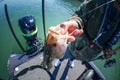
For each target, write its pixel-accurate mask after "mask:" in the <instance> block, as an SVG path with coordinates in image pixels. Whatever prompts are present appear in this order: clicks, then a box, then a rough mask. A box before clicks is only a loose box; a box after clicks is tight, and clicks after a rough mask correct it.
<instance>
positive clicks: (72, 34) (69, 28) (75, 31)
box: [57, 21, 83, 42]
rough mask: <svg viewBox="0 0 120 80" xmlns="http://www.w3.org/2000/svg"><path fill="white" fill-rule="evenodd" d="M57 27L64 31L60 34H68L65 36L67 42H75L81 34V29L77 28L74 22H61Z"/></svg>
mask: <svg viewBox="0 0 120 80" xmlns="http://www.w3.org/2000/svg"><path fill="white" fill-rule="evenodd" d="M57 26H60V27H61V28H63V29H64V31H63V32H62V34H65V33H66V32H68V36H67V41H68V42H72V41H75V39H76V38H77V37H79V36H80V35H81V34H82V33H83V29H79V28H78V23H77V22H76V21H67V22H63V23H62V24H59V25H57Z"/></svg>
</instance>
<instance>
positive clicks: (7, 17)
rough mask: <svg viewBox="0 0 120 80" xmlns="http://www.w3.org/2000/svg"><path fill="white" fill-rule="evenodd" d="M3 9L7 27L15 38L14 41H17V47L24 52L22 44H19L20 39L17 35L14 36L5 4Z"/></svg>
mask: <svg viewBox="0 0 120 80" xmlns="http://www.w3.org/2000/svg"><path fill="white" fill-rule="evenodd" d="M4 10H5V15H6V19H7V22H8V25H9V28H10V30H11V32H12V35H13V36H14V38H15V40H16V42H17V43H18V45H19V47H20V48H21V50H22V51H23V52H25V49H24V48H23V47H22V45H21V43H20V41H19V40H18V38H17V36H16V34H15V32H14V30H13V27H12V25H11V22H10V18H9V15H8V9H7V4H5V5H4Z"/></svg>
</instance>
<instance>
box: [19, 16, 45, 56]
mask: <svg viewBox="0 0 120 80" xmlns="http://www.w3.org/2000/svg"><path fill="white" fill-rule="evenodd" d="M18 23H19V26H20V29H21V31H22V33H23V37H24V38H25V40H26V43H27V44H28V47H29V48H28V50H27V51H26V52H27V53H26V54H27V55H29V56H33V55H36V54H37V53H38V51H41V50H42V48H43V47H42V43H41V42H40V41H39V39H38V37H37V33H38V29H37V27H36V24H35V19H34V16H31V15H29V16H24V17H22V18H20V19H19V21H18ZM36 51H37V53H36Z"/></svg>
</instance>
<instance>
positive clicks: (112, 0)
mask: <svg viewBox="0 0 120 80" xmlns="http://www.w3.org/2000/svg"><path fill="white" fill-rule="evenodd" d="M114 1H115V0H111V1H107V2H106V3H103V4H101V5H100V6H97V7H96V8H94V9H92V10H90V11H88V12H86V13H85V14H83V15H81V16H80V17H84V16H86V15H88V14H90V13H91V12H93V11H95V10H97V9H99V8H101V7H103V6H105V5H107V4H110V3H112V2H114Z"/></svg>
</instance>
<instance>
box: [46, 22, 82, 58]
mask: <svg viewBox="0 0 120 80" xmlns="http://www.w3.org/2000/svg"><path fill="white" fill-rule="evenodd" d="M82 33H83V30H82V29H79V28H78V24H77V22H76V21H67V22H63V23H62V24H59V25H57V26H56V27H50V28H49V32H48V35H47V40H46V42H47V45H48V46H49V48H50V47H51V49H50V50H51V51H49V52H50V53H51V55H52V56H53V57H56V58H61V57H62V56H63V55H64V53H65V51H66V48H67V42H72V41H75V39H76V38H77V37H79V36H80V35H81V34H82Z"/></svg>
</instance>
